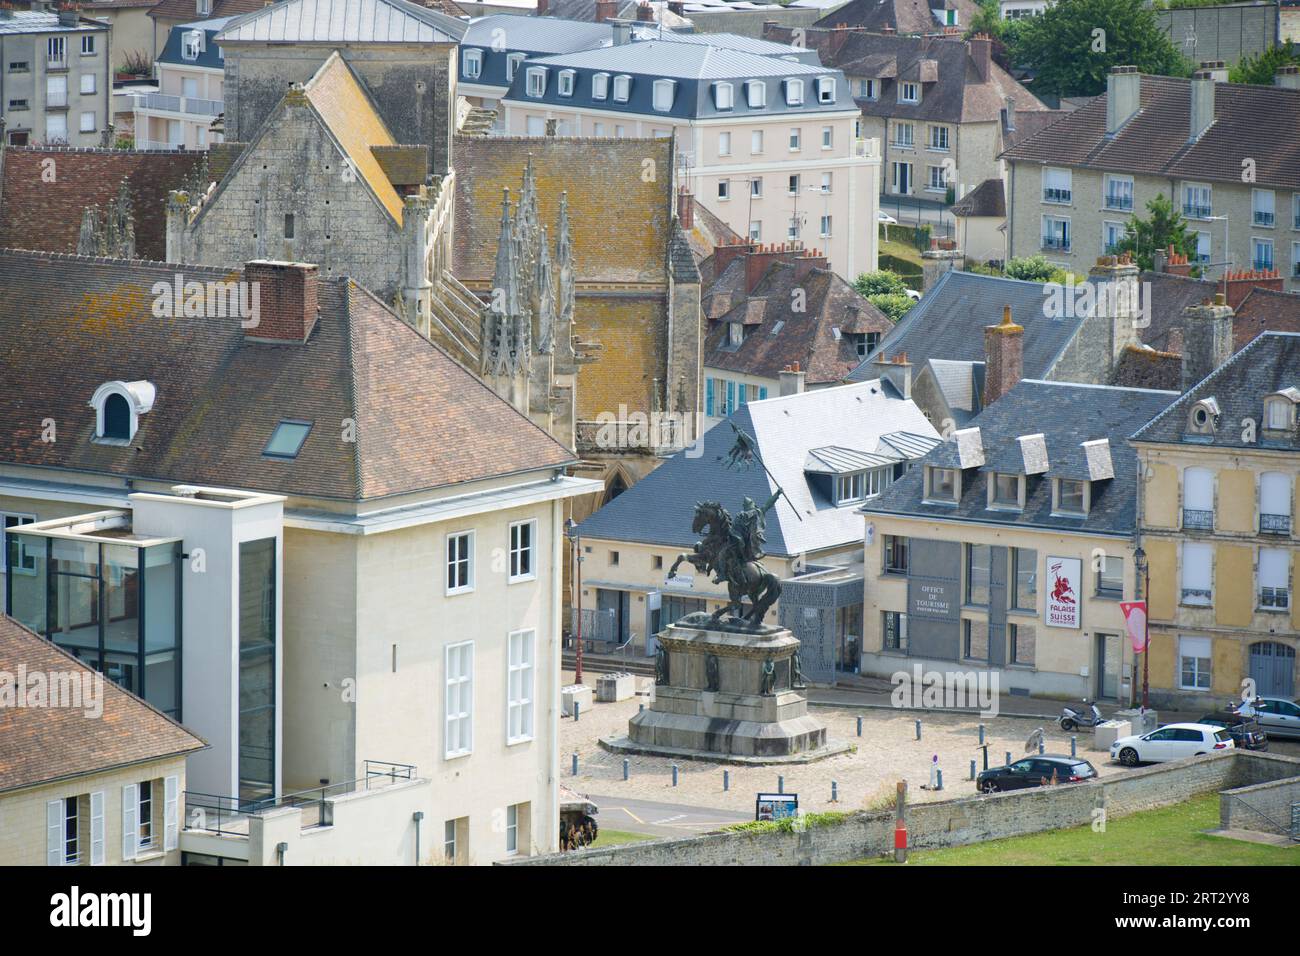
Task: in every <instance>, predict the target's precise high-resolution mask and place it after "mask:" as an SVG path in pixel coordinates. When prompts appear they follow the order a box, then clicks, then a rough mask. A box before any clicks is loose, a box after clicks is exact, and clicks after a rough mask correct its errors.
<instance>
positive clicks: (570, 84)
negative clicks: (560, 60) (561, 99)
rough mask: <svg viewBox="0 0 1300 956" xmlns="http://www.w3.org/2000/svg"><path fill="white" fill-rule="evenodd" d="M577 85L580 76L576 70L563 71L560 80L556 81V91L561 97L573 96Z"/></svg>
mask: <svg viewBox="0 0 1300 956" xmlns="http://www.w3.org/2000/svg"><path fill="white" fill-rule="evenodd" d="M577 85H578V74H577V71H576V70H561V71H560V73H559V79H558V80H556V87H555V91H556V92H557V93H559V94H560V95H561V96H572V95H573V91H574V89H575V88H576V87H577Z"/></svg>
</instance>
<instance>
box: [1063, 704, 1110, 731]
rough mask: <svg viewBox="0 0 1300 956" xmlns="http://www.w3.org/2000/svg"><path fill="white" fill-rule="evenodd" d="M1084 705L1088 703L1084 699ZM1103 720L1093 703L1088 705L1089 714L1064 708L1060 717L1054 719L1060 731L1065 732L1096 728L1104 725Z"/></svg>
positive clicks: (1071, 708)
mask: <svg viewBox="0 0 1300 956" xmlns="http://www.w3.org/2000/svg"><path fill="white" fill-rule="evenodd" d="M1084 703H1085V704H1086V703H1088V701H1087V700H1086V699H1085V700H1084ZM1105 720H1106V718H1105V717H1103V716H1102V715H1101V711H1100V710H1098V709H1097V705H1096V704H1095V703H1094V704H1092V705H1090V713H1086V714H1085V713H1084V712H1083V711H1079V710H1075V709H1074V708H1073V707H1065V708H1063V713H1062V714H1061V716H1060V717H1057V718H1056V722H1057V723H1058V724H1060V725H1061V729H1062V730H1064V731H1067V732H1068V731H1071V730H1074V729H1076V728H1078V727H1096V726H1097V725H1098V724H1101V723H1104V722H1105Z"/></svg>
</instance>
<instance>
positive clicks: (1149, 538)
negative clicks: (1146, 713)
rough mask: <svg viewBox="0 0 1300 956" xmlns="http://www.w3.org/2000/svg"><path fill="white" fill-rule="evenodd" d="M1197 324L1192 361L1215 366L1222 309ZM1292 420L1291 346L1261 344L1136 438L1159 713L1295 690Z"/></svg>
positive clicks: (1272, 339) (1296, 371)
mask: <svg viewBox="0 0 1300 956" xmlns="http://www.w3.org/2000/svg"><path fill="white" fill-rule="evenodd" d="M1201 322H1202V329H1201V332H1200V336H1201V338H1202V341H1203V343H1204V344H1203V351H1202V354H1203V355H1205V356H1211V355H1214V354H1215V353H1216V351H1217V354H1219V355H1223V354H1225V351H1226V349H1227V348H1230V346H1227V347H1226V348H1225V346H1223V345H1222V342H1223V340H1224V339H1227V340H1228V341H1229V342H1230V341H1231V328H1230V322H1231V312H1230V310H1228V309H1226V308H1225V307H1223V306H1218V307H1208V308H1206V309H1205V310H1204V314H1203V315H1202V316H1201ZM1190 371H1191V374H1190V375H1189V378H1191V377H1192V376H1195V375H1197V374H1200V371H1201V370H1200V369H1199V368H1194V369H1192V370H1190ZM1298 407H1300V334H1296V333H1286V332H1264V333H1263V334H1261V335H1259V336H1258V337H1257V338H1255V339H1253V340H1252V341H1251V342H1250V344H1248V345H1247V346H1246V347H1245V348H1243V349H1242V350H1241V351H1239V352H1237V353H1236V354H1235V355H1233V356H1232V357H1231V358H1230V359H1228V360H1227V361H1225V362H1223V363H1222V364H1221V365H1219V366H1218V367H1217V368H1213V367H1212V368H1211V369H1209V370H1208V371H1207V374H1206V375H1205V376H1204V377H1203V379H1200V380H1197V384H1195V387H1193V388H1191V389H1190V390H1189V391H1188V392H1187V393H1186V394H1185V395H1183V397H1182V398H1180V399H1179V400H1178V401H1177V402H1176V403H1173V404H1172V405H1171V406H1170V407H1169V408H1168V409H1167V410H1166V411H1165V412H1163V413H1162V414H1161V415H1159V416H1158V417H1156V418H1155V419H1154V420H1153V421H1151V422H1150V423H1149V424H1147V425H1146V426H1145V427H1143V428H1141V429H1140V430H1138V431H1137V432H1136V434H1134V435H1133V439H1132V441H1133V445H1134V447H1135V448H1136V450H1137V457H1138V466H1139V468H1140V475H1141V478H1142V482H1141V505H1140V509H1139V512H1138V541H1139V544H1140V546H1141V548H1142V551H1143V553H1144V558H1145V561H1146V573H1145V574H1144V575H1143V577H1144V579H1145V580H1147V581H1149V587H1148V590H1147V592H1146V593H1147V595H1148V600H1149V603H1150V613H1149V617H1150V628H1151V662H1150V685H1151V691H1150V693H1151V698H1152V702H1153V703H1154V704H1155V705H1156V706H1162V707H1175V708H1179V709H1192V708H1196V707H1200V706H1204V705H1209V704H1210V703H1212V702H1215V701H1222V700H1224V699H1225V698H1226V699H1238V698H1240V696H1241V694H1242V692H1243V690H1245V689H1247V685H1246V684H1245V683H1244V682H1245V681H1246V680H1248V679H1249V680H1251V681H1253V682H1254V688H1255V690H1256V692H1257V693H1258V694H1261V695H1266V696H1282V697H1294V696H1295V694H1296V690H1297V688H1298V687H1300V675H1298V674H1297V653H1296V652H1297V650H1298V649H1300V609H1298V608H1297V606H1296V601H1295V594H1296V590H1297V587H1300V559H1298V555H1300V547H1298V546H1297V531H1296V529H1297V526H1300V428H1298V427H1297V408H1298ZM1148 575H1149V577H1148Z"/></svg>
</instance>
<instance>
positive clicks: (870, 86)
mask: <svg viewBox="0 0 1300 956" xmlns="http://www.w3.org/2000/svg"><path fill="white" fill-rule="evenodd" d="M861 83H862V84H863V86H862V89H861V92H862V98H863V99H864V100H878V99H880V83H879V82H878V81H877V80H875V79H874V78H873V79H866V80H862V81H861Z"/></svg>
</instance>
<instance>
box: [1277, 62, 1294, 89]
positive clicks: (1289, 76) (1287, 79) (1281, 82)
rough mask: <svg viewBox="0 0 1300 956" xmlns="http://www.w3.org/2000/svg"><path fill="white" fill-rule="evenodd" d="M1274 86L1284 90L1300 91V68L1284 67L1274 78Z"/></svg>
mask: <svg viewBox="0 0 1300 956" xmlns="http://www.w3.org/2000/svg"><path fill="white" fill-rule="evenodd" d="M1273 85H1274V86H1280V87H1282V88H1283V89H1284V90H1300V66H1284V67H1282V68H1281V69H1279V70H1278V71H1277V73H1276V75H1274V77H1273Z"/></svg>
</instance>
